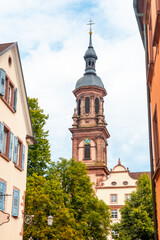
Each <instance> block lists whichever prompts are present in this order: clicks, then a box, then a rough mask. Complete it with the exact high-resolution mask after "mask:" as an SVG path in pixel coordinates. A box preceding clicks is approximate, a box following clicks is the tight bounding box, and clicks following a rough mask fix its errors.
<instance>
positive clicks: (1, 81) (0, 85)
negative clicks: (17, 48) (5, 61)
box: [0, 68, 6, 96]
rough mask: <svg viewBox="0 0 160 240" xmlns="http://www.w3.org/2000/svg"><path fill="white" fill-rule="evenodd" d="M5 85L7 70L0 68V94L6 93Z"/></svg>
mask: <svg viewBox="0 0 160 240" xmlns="http://www.w3.org/2000/svg"><path fill="white" fill-rule="evenodd" d="M5 87H6V72H5V71H4V70H3V69H2V68H0V95H2V96H4V95H5Z"/></svg>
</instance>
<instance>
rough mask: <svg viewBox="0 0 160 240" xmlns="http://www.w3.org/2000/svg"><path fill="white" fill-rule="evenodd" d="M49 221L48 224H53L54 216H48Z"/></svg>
mask: <svg viewBox="0 0 160 240" xmlns="http://www.w3.org/2000/svg"><path fill="white" fill-rule="evenodd" d="M47 222H48V226H52V224H53V216H51V215H50V216H48V218H47Z"/></svg>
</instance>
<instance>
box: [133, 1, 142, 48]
mask: <svg viewBox="0 0 160 240" xmlns="http://www.w3.org/2000/svg"><path fill="white" fill-rule="evenodd" d="M133 8H134V13H135V16H136V20H137V23H138V28H139V32H140V35H141V39H142V43H143V47H144V33H143V26H142V24H141V21H140V19H139V18H140V17H143V13H138V0H133Z"/></svg>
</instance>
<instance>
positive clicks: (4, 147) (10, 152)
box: [0, 122, 25, 170]
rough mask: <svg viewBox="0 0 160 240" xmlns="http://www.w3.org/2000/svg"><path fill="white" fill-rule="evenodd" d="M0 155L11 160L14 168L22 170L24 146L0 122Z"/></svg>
mask: <svg viewBox="0 0 160 240" xmlns="http://www.w3.org/2000/svg"><path fill="white" fill-rule="evenodd" d="M0 154H1V156H2V157H4V158H5V159H6V160H8V161H9V160H13V162H14V163H15V165H16V166H18V167H19V168H20V169H22V170H24V164H25V145H24V144H23V142H22V141H21V140H20V139H19V138H18V137H16V136H14V135H13V133H12V132H11V131H10V129H9V128H8V127H7V126H6V125H5V124H3V123H2V122H0Z"/></svg>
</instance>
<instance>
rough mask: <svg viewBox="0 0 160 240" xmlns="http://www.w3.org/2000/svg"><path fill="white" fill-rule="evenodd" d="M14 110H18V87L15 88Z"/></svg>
mask: <svg viewBox="0 0 160 240" xmlns="http://www.w3.org/2000/svg"><path fill="white" fill-rule="evenodd" d="M14 111H15V112H16V111H17V88H15V90H14Z"/></svg>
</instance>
